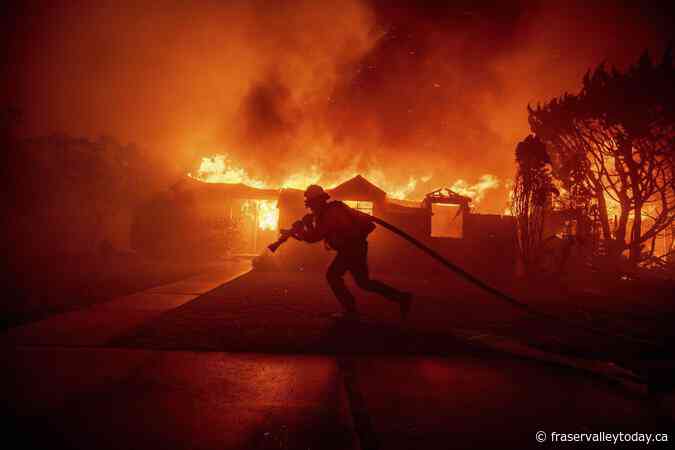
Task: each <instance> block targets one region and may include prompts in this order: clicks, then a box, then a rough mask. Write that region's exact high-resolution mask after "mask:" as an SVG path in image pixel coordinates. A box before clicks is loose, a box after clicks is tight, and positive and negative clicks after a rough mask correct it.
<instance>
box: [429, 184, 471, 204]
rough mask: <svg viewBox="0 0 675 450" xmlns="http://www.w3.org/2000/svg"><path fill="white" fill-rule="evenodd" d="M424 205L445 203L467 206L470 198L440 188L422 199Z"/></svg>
mask: <svg viewBox="0 0 675 450" xmlns="http://www.w3.org/2000/svg"><path fill="white" fill-rule="evenodd" d="M424 202H425V203H447V204H451V205H464V206H468V204H469V203H471V198H470V197H465V196H464V195H459V194H458V193H457V192H455V191H453V190H451V189H448V188H440V189H436V190H435V191H433V192H429V193H428V194H427V195H426V196H425V197H424Z"/></svg>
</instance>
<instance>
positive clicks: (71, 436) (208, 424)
mask: <svg viewBox="0 0 675 450" xmlns="http://www.w3.org/2000/svg"><path fill="white" fill-rule="evenodd" d="M247 270H248V267H247V266H246V264H245V263H243V262H239V263H228V264H224V265H223V266H222V267H221V268H219V269H218V270H215V271H210V272H207V273H204V274H201V275H199V276H196V277H192V278H188V279H185V280H183V281H180V282H177V283H173V284H169V285H164V286H160V287H156V288H153V289H150V290H147V291H143V292H139V293H136V294H133V295H129V296H125V297H120V298H117V299H115V300H112V301H109V302H104V303H100V304H97V305H94V306H92V307H90V308H86V309H82V310H79V311H72V312H68V313H65V314H61V315H57V316H53V317H51V318H48V319H46V320H42V321H38V322H35V323H32V324H28V325H24V326H21V327H15V328H12V329H10V330H9V332H8V333H6V334H5V335H4V336H3V337H2V341H1V342H2V348H3V351H4V352H5V358H4V359H5V362H6V364H5V365H4V368H3V369H2V371H3V380H4V382H3V383H2V390H3V391H4V392H3V398H5V399H7V401H6V402H5V407H7V408H9V411H8V413H9V417H11V421H10V422H9V423H10V424H11V425H12V426H13V429H14V431H15V432H18V435H19V436H20V437H21V439H22V440H23V442H24V443H25V444H43V445H49V446H50V448H55V447H57V448H77V449H84V448H148V447H151V448H155V447H156V448H199V449H202V448H203V449H212V448H213V449H216V448H217V449H226V448H232V449H235V448H253V449H272V448H274V449H306V448H313V449H333V448H334V449H344V448H348V449H350V448H354V449H357V448H362V449H369V448H386V449H390V448H391V449H419V448H492V447H508V448H541V447H546V444H544V445H543V446H542V444H539V443H537V441H536V440H535V433H536V432H537V431H540V430H541V431H546V432H548V433H549V435H550V433H552V432H554V431H557V432H571V431H575V432H600V431H604V432H631V433H632V432H636V431H645V432H667V431H670V430H672V429H673V396H672V394H671V392H672V391H668V389H664V388H663V386H661V385H659V386H658V387H659V388H658V389H655V388H654V385H655V383H654V380H656V379H658V376H657V375H658V374H662V373H663V372H664V371H667V370H669V369H670V368H671V364H672V360H673V358H672V355H671V353H669V351H668V347H667V346H665V347H664V343H666V344H667V343H669V342H671V341H670V339H672V333H673V330H672V325H671V324H672V323H673V317H674V316H673V311H672V309H671V308H672V305H671V304H670V302H669V301H667V299H666V298H665V293H664V296H663V298H662V299H660V300H661V301H651V302H649V303H646V302H645V299H644V298H640V297H639V296H637V297H635V296H632V295H624V296H617V295H600V294H599V293H588V292H586V293H583V292H579V293H577V294H575V295H576V297H574V301H570V298H571V297H570V294H569V292H567V293H558V294H555V295H553V294H551V293H550V291H551V290H550V289H549V290H548V291H549V295H538V294H537V289H533V288H529V289H528V290H527V292H528V294H529V295H528V296H527V297H528V298H527V301H528V302H529V303H532V304H534V305H535V306H536V308H537V309H538V310H541V311H545V312H546V313H550V314H552V315H555V316H558V317H564V318H565V319H566V320H569V321H572V322H573V323H574V324H581V325H582V326H584V327H587V326H589V325H592V326H593V327H596V328H598V329H600V330H601V331H602V333H603V334H598V333H597V332H589V331H587V330H584V329H580V328H578V327H576V326H570V324H569V323H561V322H558V321H553V320H544V319H541V318H540V317H536V316H532V315H528V314H525V313H523V312H521V311H518V310H516V309H514V308H512V307H510V306H508V305H506V304H504V303H501V302H499V301H496V300H495V299H494V298H492V297H491V296H489V295H488V294H484V293H483V292H481V291H479V290H478V289H476V288H473V287H471V286H469V285H468V284H466V283H464V282H463V281H461V280H459V279H457V278H454V277H452V276H448V277H446V278H443V279H435V280H425V279H420V278H416V279H412V278H407V277H401V276H398V277H388V278H387V277H385V280H386V281H388V282H391V283H393V284H396V285H397V286H399V287H401V288H404V289H408V290H411V291H413V292H415V293H416V294H417V296H416V299H415V303H414V305H413V311H412V313H411V316H410V317H409V319H408V321H407V322H406V323H404V324H402V323H401V322H400V321H399V318H398V309H397V308H396V306H395V305H393V304H390V303H387V302H386V301H384V300H382V299H380V298H377V297H374V296H371V295H365V294H362V293H359V296H358V302H359V308H360V311H361V313H362V315H363V317H364V319H363V321H362V323H361V324H360V325H350V324H343V323H339V322H335V321H334V320H332V319H330V317H329V316H330V313H332V312H334V311H335V310H336V302H335V300H334V299H333V298H332V296H331V294H330V292H329V291H328V289H327V287H326V284H325V281H324V279H323V276H322V275H321V274H315V273H303V272H298V273H288V272H247ZM628 287H629V286H628V285H627V286H626V288H625V289H624V290H625V291H626V292H628V291H630V289H629V288H628ZM519 289H520V288H518V287H515V288H514V287H512V291H513V292H512V293H513V294H514V295H519V296H522V297H524V291H520V294H523V295H520V294H519ZM647 304H648V305H649V308H647V306H646V305H647ZM619 333H620V334H621V335H622V336H623V337H617V334H619ZM638 339H639V340H638ZM655 374H657V375H655ZM673 438H675V437H674V436H672V435H671V436H670V439H671V442H672V439H673ZM549 444H550V441H549ZM607 446H608V445H607ZM652 446H653V445H652ZM582 447H583V446H582ZM600 448H603V447H602V446H600ZM657 448H658V446H657Z"/></svg>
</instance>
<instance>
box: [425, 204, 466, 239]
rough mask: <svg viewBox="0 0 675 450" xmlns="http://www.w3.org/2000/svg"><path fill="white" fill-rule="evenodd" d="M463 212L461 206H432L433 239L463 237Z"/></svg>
mask: <svg viewBox="0 0 675 450" xmlns="http://www.w3.org/2000/svg"><path fill="white" fill-rule="evenodd" d="M462 219H463V215H462V210H461V207H460V206H459V205H448V204H444V203H432V204H431V237H451V238H461V237H462Z"/></svg>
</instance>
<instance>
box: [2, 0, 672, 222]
mask: <svg viewBox="0 0 675 450" xmlns="http://www.w3.org/2000/svg"><path fill="white" fill-rule="evenodd" d="M587 3H589V2H568V1H560V2H555V1H554V2H536V1H527V2H525V1H522V2H514V3H511V4H508V5H507V4H505V2H478V3H476V2H434V1H425V2H421V1H420V2H411V1H407V2H406V1H396V0H389V1H385V0H372V1H366V0H334V1H324V2H316V1H310V0H306V1H288V2H265V1H262V0H259V1H256V0H254V1H244V0H241V1H232V2H216V1H207V2H200V3H191V2H179V1H167V2H153V3H152V6H150V4H147V5H146V6H141V5H140V4H139V3H138V2H135V1H110V2H84V1H81V2H68V4H67V5H62V6H60V7H58V8H55V7H53V6H48V5H47V6H45V5H41V4H39V3H35V2H33V3H31V2H27V3H24V4H23V6H19V7H17V9H16V10H15V11H14V17H15V19H16V21H15V23H14V24H13V26H12V29H13V31H12V34H11V35H10V37H9V40H8V50H9V56H10V62H11V64H10V65H8V67H9V68H10V80H9V83H7V84H6V85H5V86H3V87H4V88H5V89H4V92H3V97H2V98H3V101H4V102H5V103H10V104H13V105H16V106H18V107H20V108H21V109H22V110H23V112H24V122H23V132H24V134H26V135H39V134H47V133H51V132H67V133H69V134H72V135H76V136H80V135H81V136H98V135H100V134H107V135H113V136H116V137H117V138H118V139H119V140H121V141H135V142H137V143H139V144H140V145H141V146H143V147H146V148H149V149H150V150H151V151H152V152H154V153H155V154H156V155H159V156H161V160H162V161H164V163H165V165H166V167H169V168H172V169H173V170H175V172H176V173H184V172H188V171H194V170H195V168H196V167H195V166H196V165H197V164H199V162H200V160H201V157H203V156H207V155H212V154H218V153H220V154H223V153H226V154H228V155H229V156H230V157H231V158H233V159H235V160H236V161H238V162H239V163H241V164H242V165H243V166H244V167H245V168H246V170H247V172H248V173H250V174H251V176H252V177H254V178H257V179H264V180H266V181H269V182H275V181H281V180H284V179H288V177H290V176H291V175H292V174H294V173H296V172H301V171H307V170H308V169H309V168H310V167H311V168H313V169H312V170H316V171H318V172H320V173H321V174H322V182H326V183H330V182H331V181H332V178H335V177H338V176H339V175H340V174H342V173H345V172H350V171H355V172H363V173H368V172H369V171H371V172H373V171H378V173H382V174H384V176H385V177H386V178H387V179H389V180H391V181H392V182H395V183H399V184H402V185H411V183H412V181H414V183H412V186H414V192H412V193H411V194H412V195H413V196H420V195H423V194H424V193H425V192H428V191H431V190H433V189H435V188H438V187H441V186H452V185H453V183H456V182H457V180H460V179H461V180H465V182H466V183H468V184H469V185H473V184H475V183H479V180H480V179H481V177H483V176H484V175H486V174H491V175H493V176H495V177H496V178H497V179H500V180H504V179H508V178H509V177H511V176H512V173H513V171H514V162H513V151H514V148H515V145H516V143H517V142H518V141H519V140H521V139H522V137H523V136H524V135H526V134H527V133H528V126H527V116H526V110H525V107H526V105H527V103H528V102H536V101H544V100H546V99H549V98H551V97H553V96H556V95H560V94H561V93H562V92H563V91H565V90H570V91H572V90H576V89H578V87H579V85H580V80H581V77H582V75H583V73H584V72H585V71H586V69H588V68H589V67H590V66H593V65H596V64H597V63H599V62H600V61H602V60H607V61H608V62H609V63H612V64H617V65H619V66H621V65H625V64H627V63H628V62H630V61H632V60H634V59H636V58H637V56H638V55H639V53H640V52H641V51H642V50H643V49H645V48H651V49H653V50H654V51H660V49H661V48H662V46H663V45H664V44H665V41H666V40H667V39H668V38H671V37H672V32H671V31H669V25H668V24H669V23H671V19H672V14H671V13H669V12H664V11H659V10H657V9H656V7H651V8H652V9H645V8H639V7H638V5H639V3H637V2H636V3H634V4H633V3H631V2H614V3H609V2H601V3H599V2H593V4H592V5H590V6H589V5H587ZM669 33H671V34H670V35H669ZM626 36H630V37H631V38H630V40H626V39H625V37H626ZM483 179H484V178H483ZM411 180H412V181H411ZM499 185H500V188H499V189H497V190H495V191H493V192H494V193H493V194H489V193H488V194H487V197H486V199H485V200H484V206H483V208H484V209H487V210H494V211H502V210H503V209H504V203H505V201H506V192H505V189H506V188H505V187H504V186H506V183H500V184H499Z"/></svg>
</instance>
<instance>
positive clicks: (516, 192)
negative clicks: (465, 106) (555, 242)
mask: <svg viewBox="0 0 675 450" xmlns="http://www.w3.org/2000/svg"><path fill="white" fill-rule="evenodd" d="M516 162H517V164H518V172H517V174H516V179H515V182H514V185H513V198H512V201H511V210H512V213H513V215H514V216H515V218H516V222H517V225H518V232H517V238H518V249H519V251H520V256H521V259H522V261H523V265H524V266H525V272H526V273H528V274H531V273H532V270H533V269H534V268H535V267H536V265H537V261H538V259H539V254H540V251H541V245H542V238H543V230H544V217H545V212H546V209H547V207H550V197H551V192H552V191H553V185H552V183H551V174H550V167H549V165H550V160H549V157H548V154H547V153H546V146H545V145H544V143H543V142H542V141H541V140H539V139H538V138H537V137H535V136H532V135H530V136H528V137H527V138H525V140H524V141H522V142H520V143H519V144H518V146H517V147H516Z"/></svg>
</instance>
